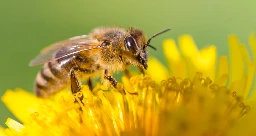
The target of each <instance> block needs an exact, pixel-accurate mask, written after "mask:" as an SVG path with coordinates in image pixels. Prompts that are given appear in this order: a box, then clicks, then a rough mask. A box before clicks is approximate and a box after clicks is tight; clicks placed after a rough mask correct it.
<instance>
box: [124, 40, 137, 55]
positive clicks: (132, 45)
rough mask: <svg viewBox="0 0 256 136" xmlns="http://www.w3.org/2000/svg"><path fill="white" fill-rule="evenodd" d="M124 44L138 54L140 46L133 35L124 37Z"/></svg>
mask: <svg viewBox="0 0 256 136" xmlns="http://www.w3.org/2000/svg"><path fill="white" fill-rule="evenodd" d="M124 44H125V47H126V48H127V49H128V50H129V51H131V52H132V53H134V54H136V53H137V51H138V47H137V44H136V42H135V40H134V38H133V37H131V36H128V37H126V38H125V39H124Z"/></svg>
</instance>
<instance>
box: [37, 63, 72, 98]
mask: <svg viewBox="0 0 256 136" xmlns="http://www.w3.org/2000/svg"><path fill="white" fill-rule="evenodd" d="M71 62H72V61H71V59H66V60H58V61H51V62H48V63H46V64H44V67H43V68H42V69H41V71H40V72H39V73H38V74H37V76H36V80H35V93H36V95H37V96H38V97H47V96H49V95H52V94H54V93H56V92H57V91H59V90H61V89H63V88H64V87H66V86H67V83H68V81H69V71H70V69H71V68H72V64H71Z"/></svg>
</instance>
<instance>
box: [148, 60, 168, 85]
mask: <svg viewBox="0 0 256 136" xmlns="http://www.w3.org/2000/svg"><path fill="white" fill-rule="evenodd" d="M146 72H147V74H149V76H150V77H151V78H152V79H154V80H155V81H156V83H160V82H161V81H162V80H164V79H166V78H167V77H168V76H169V73H168V71H167V69H166V68H165V67H164V66H163V65H162V64H161V63H160V62H159V61H158V60H157V59H155V58H150V59H149V61H148V69H147V71H146Z"/></svg>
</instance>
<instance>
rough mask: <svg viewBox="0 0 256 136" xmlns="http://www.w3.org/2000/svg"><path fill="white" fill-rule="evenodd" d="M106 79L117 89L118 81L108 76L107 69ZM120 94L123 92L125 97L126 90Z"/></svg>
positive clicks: (106, 71)
mask: <svg viewBox="0 0 256 136" xmlns="http://www.w3.org/2000/svg"><path fill="white" fill-rule="evenodd" d="M104 78H105V79H107V80H108V81H109V82H110V83H111V85H112V86H113V87H115V88H116V89H117V81H116V79H115V78H114V77H112V76H110V75H108V70H107V69H105V75H104ZM119 91H120V90H119ZM120 92H121V93H122V94H124V95H125V94H126V93H125V90H122V91H120Z"/></svg>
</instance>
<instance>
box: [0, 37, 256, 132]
mask: <svg viewBox="0 0 256 136" xmlns="http://www.w3.org/2000/svg"><path fill="white" fill-rule="evenodd" d="M249 43H250V46H251V48H252V54H253V56H254V59H253V60H256V57H255V56H256V38H255V36H254V35H251V36H250V38H249ZM178 44H179V49H178V46H177V45H176V43H175V41H174V40H166V41H165V42H164V44H163V48H164V54H165V56H166V60H167V63H168V68H166V67H164V66H163V65H162V64H161V63H160V62H159V61H158V60H157V59H154V58H151V59H150V60H149V69H148V70H147V74H146V75H135V76H133V77H131V78H130V79H129V78H128V77H126V76H124V77H122V84H118V88H119V89H122V88H125V89H126V90H127V91H129V92H137V95H134V94H132V93H131V94H129V93H127V94H126V95H123V94H121V93H119V91H117V90H119V89H117V90H116V89H112V88H108V87H106V86H104V85H97V87H96V88H99V89H98V91H97V92H95V93H92V92H91V91H90V90H89V89H88V87H87V86H82V93H83V95H84V99H83V103H84V104H82V102H81V101H79V103H78V104H77V103H74V99H76V98H78V97H77V96H78V95H81V94H77V96H75V97H74V96H73V95H72V94H71V93H70V92H69V91H68V90H63V91H61V93H59V94H56V95H55V96H53V97H52V98H50V99H40V98H36V97H35V96H34V95H33V94H30V93H27V92H25V91H23V90H22V89H16V90H7V91H6V93H5V94H4V95H3V96H2V101H3V102H4V103H5V104H6V106H7V107H8V108H9V109H10V111H11V112H12V113H13V114H14V115H15V116H16V117H17V118H18V119H19V120H20V121H21V122H18V121H15V120H13V119H10V118H9V119H7V121H6V125H7V126H8V128H6V129H5V128H1V127H0V135H3V136H5V135H6V136H7V135H10V136H12V135H27V136H30V135H31V136H32V135H57V136H59V135H61V136H62V135H86V136H87V135H110V136H112V135H121V136H128V135H168V136H169V135H183V136H194V135H207V136H208V135H209V136H213V135H214V136H216V135H221V136H226V135H243V136H244V135H255V134H256V131H255V130H254V126H255V121H256V116H255V115H256V114H255V112H256V110H255V106H256V105H255V100H256V95H255V94H256V93H253V92H255V91H254V90H255V86H254V82H253V80H254V75H255V62H254V61H251V60H250V58H249V56H248V52H247V50H246V47H245V46H244V45H243V44H241V43H239V41H238V38H237V37H236V36H230V37H229V49H230V55H229V57H227V56H222V57H220V58H219V59H217V51H216V47H215V46H214V45H211V46H208V47H206V48H204V49H202V50H198V49H197V47H196V44H195V43H194V41H193V39H192V37H191V36H189V35H184V36H181V37H180V39H179V42H178ZM217 60H218V61H217ZM229 62H230V63H229Z"/></svg>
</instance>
